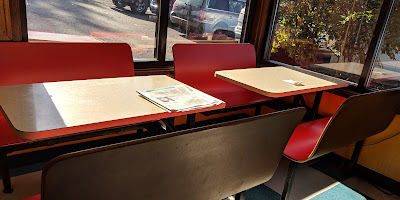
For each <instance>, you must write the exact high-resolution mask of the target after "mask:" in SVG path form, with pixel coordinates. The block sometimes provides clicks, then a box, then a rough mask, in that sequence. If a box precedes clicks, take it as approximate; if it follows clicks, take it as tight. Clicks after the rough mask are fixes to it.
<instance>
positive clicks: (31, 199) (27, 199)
mask: <svg viewBox="0 0 400 200" xmlns="http://www.w3.org/2000/svg"><path fill="white" fill-rule="evenodd" d="M40 198H41V197H40V194H38V195H35V196H31V197H28V198H25V199H23V200H40Z"/></svg>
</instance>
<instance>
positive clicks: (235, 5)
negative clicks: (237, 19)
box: [229, 1, 245, 13]
mask: <svg viewBox="0 0 400 200" xmlns="http://www.w3.org/2000/svg"><path fill="white" fill-rule="evenodd" d="M244 6H245V4H244V2H241V1H229V11H230V12H234V13H240V10H242V8H243V7H244Z"/></svg>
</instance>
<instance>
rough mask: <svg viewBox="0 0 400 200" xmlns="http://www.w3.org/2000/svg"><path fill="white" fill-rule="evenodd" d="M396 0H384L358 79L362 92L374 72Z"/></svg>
mask: <svg viewBox="0 0 400 200" xmlns="http://www.w3.org/2000/svg"><path fill="white" fill-rule="evenodd" d="M395 2H396V0H383V3H382V7H381V10H380V13H379V16H378V20H377V22H376V25H375V30H374V34H373V35H372V39H371V42H370V44H369V47H368V52H367V57H366V59H365V63H364V67H363V70H362V72H361V76H360V80H359V81H358V86H357V90H358V91H359V92H362V91H364V90H365V88H366V87H367V85H368V80H369V78H370V76H371V74H372V71H373V68H374V63H375V60H376V58H377V57H378V55H379V51H380V50H381V44H382V41H383V38H384V35H385V32H386V28H387V26H388V24H389V19H390V15H391V13H392V11H393V8H394V5H395Z"/></svg>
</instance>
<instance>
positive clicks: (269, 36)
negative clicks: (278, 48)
mask: <svg viewBox="0 0 400 200" xmlns="http://www.w3.org/2000/svg"><path fill="white" fill-rule="evenodd" d="M272 3H273V4H272V6H270V9H269V13H268V21H267V26H266V27H265V36H264V40H263V45H264V46H263V49H264V57H263V58H261V60H262V61H267V62H269V61H270V57H271V49H272V42H273V39H274V34H275V24H276V17H277V15H278V10H279V4H280V0H276V1H272Z"/></svg>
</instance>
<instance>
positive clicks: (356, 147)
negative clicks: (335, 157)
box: [349, 140, 364, 169]
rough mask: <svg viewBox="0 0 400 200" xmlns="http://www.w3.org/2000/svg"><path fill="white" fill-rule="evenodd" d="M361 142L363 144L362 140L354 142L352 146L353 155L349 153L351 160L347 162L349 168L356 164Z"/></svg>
mask: <svg viewBox="0 0 400 200" xmlns="http://www.w3.org/2000/svg"><path fill="white" fill-rule="evenodd" d="M363 144H364V140H361V141H358V142H357V143H356V146H355V147H354V150H353V155H351V160H350V164H349V167H350V169H352V168H353V167H354V165H356V164H357V160H358V156H360V152H361V148H362V146H363Z"/></svg>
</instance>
